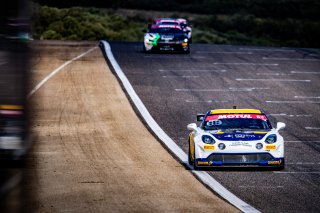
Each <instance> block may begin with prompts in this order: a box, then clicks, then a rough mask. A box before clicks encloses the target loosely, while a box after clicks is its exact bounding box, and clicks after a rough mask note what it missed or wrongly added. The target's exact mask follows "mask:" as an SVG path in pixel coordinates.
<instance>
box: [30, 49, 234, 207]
mask: <svg viewBox="0 0 320 213" xmlns="http://www.w3.org/2000/svg"><path fill="white" fill-rule="evenodd" d="M91 46H92V47H93V46H97V44H91ZM90 48H91V47H90V46H88V45H83V46H81V44H78V45H67V46H63V45H61V46H59V47H58V48H57V46H56V45H41V47H35V53H36V54H34V58H33V74H34V75H33V76H34V77H33V85H35V84H36V82H40V80H42V78H43V77H44V76H46V75H48V74H49V73H50V72H51V71H52V70H53V69H55V68H57V67H59V66H60V65H61V64H63V63H64V62H66V61H68V60H70V59H71V58H73V57H75V56H77V55H80V54H81V53H83V52H85V51H87V50H88V49H90ZM30 100H31V102H32V110H33V111H32V134H33V136H34V142H35V146H34V147H33V150H32V153H31V155H30V156H29V162H28V167H27V170H26V171H27V172H26V180H28V181H25V182H26V183H25V184H26V185H25V188H26V191H27V192H28V193H27V194H28V195H27V197H28V202H26V206H25V208H26V209H28V210H30V211H31V212H208V211H211V212H239V210H237V209H236V208H234V207H233V206H231V205H230V204H228V203H226V202H225V201H223V200H222V199H221V198H219V197H217V196H216V195H215V194H214V193H212V192H211V191H210V190H208V189H207V188H206V187H204V186H203V185H202V184H201V183H200V182H199V181H198V180H197V179H196V178H195V177H194V176H193V175H192V174H191V173H190V172H189V171H188V170H186V169H185V168H184V167H183V166H182V165H181V164H180V163H178V162H177V161H176V160H175V159H174V158H173V157H172V156H171V155H170V154H169V153H168V152H167V151H166V150H165V149H164V148H163V147H162V146H161V144H160V143H159V141H157V140H156V139H155V138H154V137H153V136H152V135H151V134H150V132H149V131H148V130H147V129H146V127H145V126H144V125H143V123H142V122H141V121H140V120H139V118H138V117H137V115H136V114H135V112H134V110H133V109H132V107H131V105H130V103H129V101H128V99H127V98H126V95H125V94H124V92H123V91H122V89H121V87H120V85H119V83H118V81H117V79H116V78H115V76H114V75H113V74H112V73H111V71H110V70H109V68H108V66H107V64H106V62H105V60H104V58H103V55H102V53H101V50H100V49H99V48H96V49H95V50H94V51H92V52H91V53H89V54H87V55H86V56H84V57H82V58H81V59H79V60H77V61H74V62H72V63H71V64H69V65H68V66H66V67H65V68H64V69H63V70H62V71H61V72H59V73H58V74H57V75H55V76H54V77H53V78H51V79H50V80H49V81H48V82H47V83H46V84H45V85H44V86H43V87H41V88H40V89H39V90H38V91H37V92H36V93H35V94H34V95H33V96H32V97H31V99H30Z"/></svg>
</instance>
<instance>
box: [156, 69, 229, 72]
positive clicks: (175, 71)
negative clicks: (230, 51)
mask: <svg viewBox="0 0 320 213" xmlns="http://www.w3.org/2000/svg"><path fill="white" fill-rule="evenodd" d="M158 71H159V72H227V70H162V69H160V70H158Z"/></svg>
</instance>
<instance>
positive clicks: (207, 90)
mask: <svg viewBox="0 0 320 213" xmlns="http://www.w3.org/2000/svg"><path fill="white" fill-rule="evenodd" d="M268 89H270V88H255V87H252V88H235V87H230V88H228V89H175V91H177V92H192V91H195V92H252V91H254V90H268Z"/></svg>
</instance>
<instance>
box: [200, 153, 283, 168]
mask: <svg viewBox="0 0 320 213" xmlns="http://www.w3.org/2000/svg"><path fill="white" fill-rule="evenodd" d="M195 163H196V165H197V166H198V167H222V166H228V167H229V166H232V167H234V166H262V167H281V166H283V164H284V158H276V157H273V156H272V155H271V154H270V153H230V154H229V153H221V154H220V153H219V154H211V155H209V156H208V157H207V158H197V159H195Z"/></svg>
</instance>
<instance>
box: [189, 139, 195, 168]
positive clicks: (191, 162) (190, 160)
mask: <svg viewBox="0 0 320 213" xmlns="http://www.w3.org/2000/svg"><path fill="white" fill-rule="evenodd" d="M188 163H189V165H191V166H192V165H193V163H194V161H193V160H192V156H191V150H190V142H189V154H188Z"/></svg>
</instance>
